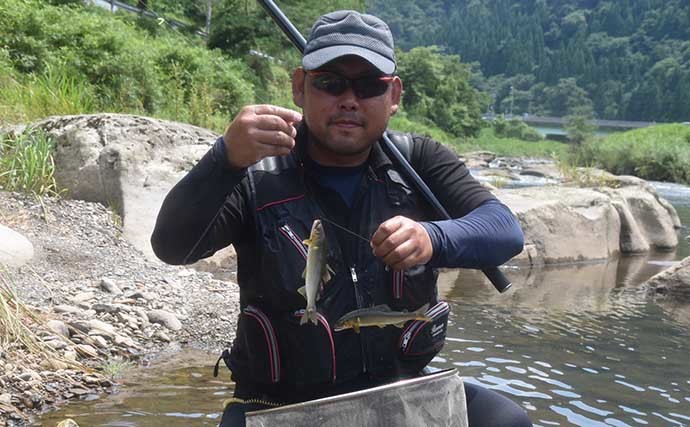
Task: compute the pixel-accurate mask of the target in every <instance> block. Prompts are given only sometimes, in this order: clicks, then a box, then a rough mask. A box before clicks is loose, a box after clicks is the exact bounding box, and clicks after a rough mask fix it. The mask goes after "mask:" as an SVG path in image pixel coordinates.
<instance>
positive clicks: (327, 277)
mask: <svg viewBox="0 0 690 427" xmlns="http://www.w3.org/2000/svg"><path fill="white" fill-rule="evenodd" d="M330 271H331V268H330V267H329V266H326V269H325V270H324V271H323V275H322V276H321V280H323V283H328V282H330V281H331V273H330Z"/></svg>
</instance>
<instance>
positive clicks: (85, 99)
mask: <svg viewBox="0 0 690 427" xmlns="http://www.w3.org/2000/svg"><path fill="white" fill-rule="evenodd" d="M1 72H2V70H0V73H1ZM1 80H3V83H4V84H3V86H4V88H3V90H2V91H0V113H2V114H0V117H2V119H0V124H2V122H10V123H17V122H25V121H31V120H34V119H38V118H43V117H46V116H51V115H70V114H82V113H90V112H95V111H97V109H98V108H97V106H96V105H95V103H94V101H93V99H94V90H93V88H92V87H91V86H90V85H89V84H88V83H87V82H85V81H84V80H83V79H80V78H79V77H78V76H75V75H73V74H71V73H70V72H69V71H68V70H67V69H66V68H63V67H55V66H46V68H45V69H44V70H43V71H42V72H41V73H39V74H31V75H28V76H26V77H25V78H24V79H23V80H22V81H19V80H17V79H15V78H14V77H13V76H11V75H9V74H5V75H4V78H2V79H1Z"/></svg>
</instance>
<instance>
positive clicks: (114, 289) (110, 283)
mask: <svg viewBox="0 0 690 427" xmlns="http://www.w3.org/2000/svg"><path fill="white" fill-rule="evenodd" d="M100 287H101V289H103V290H104V291H106V292H108V293H111V294H113V295H120V294H122V290H121V289H120V287H119V286H117V284H116V283H115V281H114V280H112V279H110V278H107V277H104V278H102V279H101V283H100Z"/></svg>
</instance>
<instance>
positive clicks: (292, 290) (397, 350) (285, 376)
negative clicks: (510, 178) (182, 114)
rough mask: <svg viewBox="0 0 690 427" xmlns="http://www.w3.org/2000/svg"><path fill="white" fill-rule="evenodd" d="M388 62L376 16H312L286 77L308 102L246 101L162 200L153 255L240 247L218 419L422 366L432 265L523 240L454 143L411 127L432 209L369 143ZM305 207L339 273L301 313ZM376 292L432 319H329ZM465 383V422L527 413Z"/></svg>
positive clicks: (169, 258) (522, 418)
mask: <svg viewBox="0 0 690 427" xmlns="http://www.w3.org/2000/svg"><path fill="white" fill-rule="evenodd" d="M395 69H396V62H395V55H394V51H393V38H392V35H391V33H390V30H389V29H388V26H387V25H386V24H385V23H384V22H383V21H381V20H380V19H378V18H376V17H374V16H371V15H366V14H360V13H357V12H353V11H337V12H333V13H330V14H327V15H324V16H322V17H320V18H319V19H318V20H317V22H316V23H315V25H314V27H313V28H312V31H311V33H310V36H309V39H308V42H307V46H306V49H305V54H304V57H303V59H302V67H301V68H299V69H297V70H296V71H295V72H294V74H293V78H292V91H293V99H294V102H295V104H296V105H297V106H299V107H301V109H302V111H303V115H302V114H300V113H298V112H295V111H291V110H289V109H285V108H280V107H276V106H271V105H253V106H247V107H245V108H243V109H242V111H240V113H239V114H238V115H237V116H236V117H235V118H234V120H233V121H232V122H231V123H230V125H229V126H228V128H227V130H226V131H225V134H224V135H223V137H222V138H220V139H219V140H218V141H216V143H215V145H214V146H213V148H212V149H211V150H210V151H209V152H208V153H207V154H206V155H205V156H204V157H203V158H202V159H201V160H200V162H199V163H198V164H197V165H196V166H195V167H194V168H193V169H192V171H190V173H189V174H188V175H187V176H185V177H184V178H183V179H182V180H181V181H180V182H179V183H178V184H177V185H176V186H175V187H174V188H173V189H172V190H171V192H170V194H168V196H167V198H166V200H165V202H164V203H163V206H162V208H161V212H160V214H159V216H158V220H157V223H156V228H155V230H154V233H153V236H152V240H151V242H152V245H153V248H154V251H155V252H156V254H157V255H158V256H159V257H160V258H161V259H162V260H164V261H166V262H168V263H172V264H187V263H191V262H194V261H196V260H198V259H200V258H204V257H207V256H210V255H211V254H213V253H214V252H215V251H217V250H219V249H221V248H223V247H225V246H227V245H229V244H233V245H234V246H235V249H236V251H237V265H238V267H237V270H238V271H237V277H238V283H239V286H240V304H241V309H242V312H241V314H240V316H239V318H238V327H237V333H236V338H235V341H234V342H233V346H232V349H231V351H230V352H229V353H227V352H225V353H224V354H223V359H224V361H225V362H226V364H227V365H228V366H229V367H230V369H231V370H232V376H233V379H234V380H235V382H236V387H235V398H234V399H233V400H234V402H233V403H231V404H229V405H228V406H227V407H226V409H225V412H224V415H223V418H222V421H221V426H231V425H232V426H235V425H244V412H245V411H246V410H256V409H259V408H266V407H268V406H272V405H279V404H284V403H294V402H300V401H305V400H310V399H314V398H318V397H323V396H329V395H335V394H340V393H345V392H349V391H354V390H358V389H363V388H367V387H372V386H376V385H380V384H383V383H386V382H390V381H394V380H396V379H399V378H405V377H411V376H415V375H418V374H419V372H420V370H421V369H422V368H423V367H424V366H425V365H426V364H427V363H428V362H429V361H430V360H431V359H432V358H433V356H434V355H435V354H436V353H438V351H439V350H440V348H441V346H442V345H443V340H444V338H445V328H446V323H447V318H448V305H447V304H446V303H445V302H439V301H438V300H437V292H436V276H437V273H436V269H437V268H439V267H470V268H479V267H485V266H495V265H499V264H501V263H503V262H505V261H506V260H508V259H510V258H511V257H512V256H514V255H516V254H517V253H519V252H520V251H521V250H522V245H523V236H522V231H521V230H520V227H519V225H518V223H517V221H516V219H515V217H514V216H513V215H512V213H511V212H510V210H509V209H508V208H507V207H505V206H504V205H503V204H501V203H500V202H498V201H497V200H496V199H495V198H494V197H493V196H492V195H491V193H489V192H488V191H487V190H485V189H484V188H483V187H482V186H481V185H480V184H478V183H477V182H476V181H475V180H474V179H473V178H472V177H471V176H470V175H469V173H468V171H467V169H466V168H465V166H464V164H463V163H461V162H460V161H459V160H458V158H457V156H455V155H454V154H453V153H452V152H451V151H450V150H448V149H447V148H445V147H443V146H442V145H440V144H438V143H436V142H434V141H432V140H430V139H428V138H419V137H415V138H414V139H412V140H411V141H412V146H411V147H409V148H408V149H407V151H408V157H409V158H410V163H411V164H412V166H413V167H414V168H415V170H416V171H417V172H418V173H419V174H420V175H421V177H422V178H423V179H424V180H425V181H426V183H427V185H429V186H430V188H431V189H432V190H433V191H434V192H435V194H436V196H437V197H438V198H439V199H440V201H441V202H442V203H443V204H444V205H445V207H446V209H447V210H448V211H449V212H450V213H451V215H452V217H453V218H456V219H454V220H438V218H436V216H435V215H434V212H433V210H432V209H431V208H430V207H429V206H428V204H427V203H426V201H425V199H424V198H423V196H422V195H420V194H419V193H418V192H417V191H416V190H415V189H414V187H412V186H411V185H410V183H409V182H408V181H407V180H406V179H405V178H403V177H402V176H401V174H400V173H398V171H397V168H398V167H397V166H396V165H395V164H394V163H393V162H392V161H391V160H390V159H389V158H388V157H387V156H386V155H385V154H384V152H383V151H382V149H381V147H380V145H379V140H380V139H381V137H382V134H383V133H384V131H386V126H387V124H388V120H389V118H390V117H391V115H393V114H395V113H396V112H397V110H398V106H399V102H400V96H401V93H402V81H401V80H400V78H399V77H398V76H396V75H395V74H394V73H395ZM391 135H392V136H393V137H394V139H397V138H398V137H397V136H396V135H395V134H391ZM315 219H320V220H321V223H322V226H323V229H324V232H325V236H326V247H327V253H328V255H327V261H328V265H329V267H330V268H331V270H332V272H333V274H331V276H332V278H331V279H330V280H328V281H326V282H325V283H322V284H321V286H322V288H321V290H320V292H319V296H320V299H319V300H318V301H317V304H316V306H317V312H318V313H317V321H316V324H312V323H310V322H308V323H306V324H302V323H304V322H300V320H301V317H302V316H304V315H305V314H304V310H303V309H304V308H305V304H306V302H305V299H304V297H302V295H301V294H300V293H299V292H298V291H297V290H298V288H300V287H301V286H302V285H303V284H304V280H303V279H302V272H303V270H304V269H305V260H306V258H307V249H306V247H305V246H304V244H303V243H302V242H303V240H305V239H307V238H308V237H309V233H310V229H311V227H312V224H313V222H314V220H315ZM381 304H386V305H388V306H390V307H391V309H392V310H396V311H402V310H408V311H412V310H417V309H419V308H420V307H423V306H424V305H425V304H429V306H430V308H429V310H428V311H427V312H426V313H427V315H428V316H429V317H430V318H431V319H432V321H431V322H429V323H425V322H417V323H415V322H411V323H410V324H408V326H407V327H406V328H405V329H400V328H396V327H393V326H389V327H385V328H376V327H373V328H360V329H359V330H357V331H355V330H353V329H345V330H338V331H334V330H333V325H334V323H335V322H336V320H338V319H339V318H340V317H341V316H342V315H344V314H346V313H349V312H351V311H353V310H356V309H359V308H366V307H372V306H376V305H381ZM413 328H416V329H415V333H414V334H412V333H411V331H412V329H413ZM431 331H434V332H433V334H432V332H431ZM439 331H442V333H439ZM466 387H467V396H468V412H469V418H470V422H471V424H472V425H476V426H479V425H481V426H491V425H516V426H517V425H520V426H521V425H531V424H530V422H529V419H528V418H527V416H526V415H525V414H524V411H522V410H521V408H520V407H519V406H518V405H516V404H514V403H512V402H511V401H510V400H508V399H507V398H505V397H502V396H500V395H499V394H497V393H494V392H491V391H489V390H485V389H482V388H480V387H476V386H473V385H470V384H468V385H467V386H466Z"/></svg>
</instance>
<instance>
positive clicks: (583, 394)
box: [33, 183, 690, 427]
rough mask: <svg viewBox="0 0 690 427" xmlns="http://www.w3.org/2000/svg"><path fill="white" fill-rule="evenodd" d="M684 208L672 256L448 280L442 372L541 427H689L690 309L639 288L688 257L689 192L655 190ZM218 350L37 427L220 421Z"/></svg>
mask: <svg viewBox="0 0 690 427" xmlns="http://www.w3.org/2000/svg"><path fill="white" fill-rule="evenodd" d="M653 185H654V186H655V187H656V188H657V190H658V191H659V192H660V194H661V195H662V196H663V197H665V198H666V199H667V200H669V201H670V202H671V203H672V204H673V205H674V206H675V207H676V209H677V210H678V213H679V215H680V217H681V222H682V223H683V224H684V229H682V230H680V236H681V244H680V246H679V247H678V248H677V250H676V251H675V252H671V253H651V254H647V255H644V256H635V257H623V258H621V259H617V260H611V261H609V262H606V263H587V264H578V265H568V266H558V267H550V268H544V269H539V270H530V271H527V270H523V269H517V268H516V269H508V270H506V274H507V275H508V276H509V277H510V278H511V279H512V281H513V282H514V283H515V285H514V288H513V289H511V290H510V291H508V292H506V293H505V294H498V293H497V292H495V291H494V290H493V288H492V287H491V286H490V285H489V284H488V282H485V280H484V279H483V278H482V277H481V276H480V275H479V274H474V273H472V272H468V271H464V270H463V271H460V272H458V271H449V272H445V273H443V277H442V281H441V282H440V284H439V286H440V292H441V293H442V294H443V296H444V297H445V298H446V299H447V300H448V301H450V302H451V305H452V314H451V319H450V323H449V328H448V338H447V341H446V346H445V347H444V349H443V351H442V352H441V353H440V354H439V355H438V357H437V358H436V359H434V361H433V362H432V366H434V367H436V368H449V367H455V368H457V369H458V370H459V371H460V374H461V375H462V376H463V377H465V380H466V381H471V382H475V383H478V384H482V385H484V386H486V387H489V388H493V389H496V390H500V391H502V392H504V393H505V394H507V395H508V396H510V397H511V398H512V399H513V400H515V401H516V402H518V403H519V404H521V405H522V406H523V407H524V408H525V409H526V410H527V411H528V413H529V415H530V417H531V418H532V420H533V421H534V424H535V426H544V427H546V426H568V425H575V426H685V425H690V361H689V359H688V355H690V307H688V306H684V307H683V306H681V307H679V306H676V305H674V304H671V303H665V302H661V301H655V300H653V299H652V298H650V297H647V296H645V294H644V293H643V292H641V291H640V286H639V285H640V283H642V282H644V281H645V280H646V279H648V278H649V277H651V276H652V275H654V274H656V273H657V272H659V271H661V270H663V269H664V268H666V267H668V266H669V265H671V264H672V263H673V262H676V261H677V260H680V259H682V258H684V257H687V256H690V245H689V244H688V243H687V242H686V241H685V239H683V238H682V237H684V236H686V235H688V234H690V229H689V228H688V226H689V225H690V187H686V186H681V185H674V184H666V183H653ZM215 357H216V355H208V354H204V353H200V352H197V351H193V350H185V351H184V352H182V353H180V354H177V355H175V356H173V357H172V359H170V360H165V358H163V359H162V360H165V361H164V362H158V363H154V364H153V365H152V366H150V367H147V368H138V369H133V370H131V371H129V372H128V373H127V375H126V376H125V378H123V379H122V380H121V385H120V386H119V391H117V392H116V393H113V394H111V395H107V396H101V397H100V398H98V399H96V398H95V396H94V397H92V398H91V399H90V400H84V401H79V402H74V403H71V404H70V405H68V406H67V407H65V408H63V409H61V410H59V411H56V412H51V413H48V414H45V415H44V416H42V417H41V418H40V419H39V420H37V421H36V422H35V423H34V424H33V425H34V426H50V427H53V426H55V425H56V423H57V422H58V421H59V420H62V419H64V418H67V417H70V418H73V419H74V420H76V421H77V422H78V423H79V424H80V425H81V426H82V427H95V426H120V427H163V426H165V427H182V426H192V425H193V426H215V425H216V424H217V423H218V420H219V417H220V410H221V406H222V402H223V400H224V399H227V398H228V397H230V396H231V389H230V388H229V387H228V382H229V374H228V372H227V371H226V370H221V375H220V377H219V378H213V376H212V365H213V363H214V362H215Z"/></svg>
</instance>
